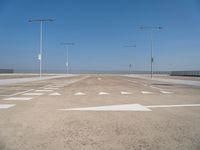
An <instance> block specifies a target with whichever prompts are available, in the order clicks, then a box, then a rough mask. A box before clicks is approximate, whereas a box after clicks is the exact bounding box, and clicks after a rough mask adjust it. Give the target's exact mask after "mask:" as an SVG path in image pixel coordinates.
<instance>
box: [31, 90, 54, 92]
mask: <svg viewBox="0 0 200 150" xmlns="http://www.w3.org/2000/svg"><path fill="white" fill-rule="evenodd" d="M52 91H53V90H35V92H52Z"/></svg>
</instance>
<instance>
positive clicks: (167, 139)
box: [0, 75, 200, 150]
mask: <svg viewBox="0 0 200 150" xmlns="http://www.w3.org/2000/svg"><path fill="white" fill-rule="evenodd" d="M199 114H200V87H199V86H192V85H184V84H173V83H168V82H162V81H156V80H149V79H141V78H137V77H127V76H121V75H79V76H72V77H62V78H54V79H48V80H41V81H33V82H26V83H17V84H10V85H1V86H0V149H19V150H25V149H37V150H38V149H41V150H43V149H49V150H51V149H52V150H54V149H63V150H64V149H85V150H86V149H87V150H88V149H91V150H92V149H99V150H100V149H101V150H102V149H119V150H121V149H152V150H153V149H180V150H184V149H185V150H186V149H194V150H198V149H200V127H199V124H200V115H199Z"/></svg>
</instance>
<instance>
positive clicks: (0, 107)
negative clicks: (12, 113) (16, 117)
mask: <svg viewBox="0 0 200 150" xmlns="http://www.w3.org/2000/svg"><path fill="white" fill-rule="evenodd" d="M14 106H15V104H0V109H7V108H11V107H14Z"/></svg>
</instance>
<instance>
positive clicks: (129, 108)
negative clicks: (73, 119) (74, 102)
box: [59, 104, 151, 111]
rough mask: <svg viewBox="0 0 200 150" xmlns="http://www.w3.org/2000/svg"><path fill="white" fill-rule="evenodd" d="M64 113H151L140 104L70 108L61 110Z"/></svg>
mask: <svg viewBox="0 0 200 150" xmlns="http://www.w3.org/2000/svg"><path fill="white" fill-rule="evenodd" d="M59 110H63V111H72V110H77V111H151V109H148V108H147V107H145V106H142V105H140V104H124V105H109V106H97V107H85V108H69V109H59Z"/></svg>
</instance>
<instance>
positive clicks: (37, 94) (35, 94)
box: [23, 93, 44, 96]
mask: <svg viewBox="0 0 200 150" xmlns="http://www.w3.org/2000/svg"><path fill="white" fill-rule="evenodd" d="M43 94H44V93H25V94H23V95H29V96H30V95H32V96H39V95H43Z"/></svg>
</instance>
